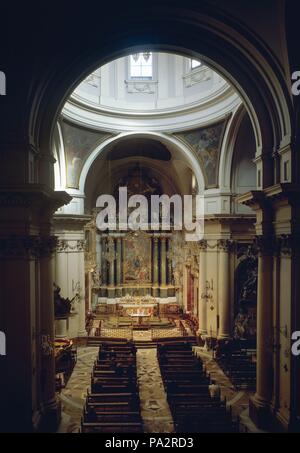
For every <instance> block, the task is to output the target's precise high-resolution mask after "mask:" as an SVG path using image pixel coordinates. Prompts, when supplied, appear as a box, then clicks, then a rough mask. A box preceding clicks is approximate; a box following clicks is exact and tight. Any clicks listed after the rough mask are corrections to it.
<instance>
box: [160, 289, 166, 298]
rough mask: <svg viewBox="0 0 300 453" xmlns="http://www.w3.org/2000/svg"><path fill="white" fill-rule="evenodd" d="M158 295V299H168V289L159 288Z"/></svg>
mask: <svg viewBox="0 0 300 453" xmlns="http://www.w3.org/2000/svg"><path fill="white" fill-rule="evenodd" d="M159 295H160V297H168V288H160V290H159Z"/></svg>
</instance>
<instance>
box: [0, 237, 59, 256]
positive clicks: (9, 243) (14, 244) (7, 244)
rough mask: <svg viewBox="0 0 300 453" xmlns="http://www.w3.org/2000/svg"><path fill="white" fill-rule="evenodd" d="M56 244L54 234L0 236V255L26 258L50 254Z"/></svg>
mask: <svg viewBox="0 0 300 453" xmlns="http://www.w3.org/2000/svg"><path fill="white" fill-rule="evenodd" d="M56 246H57V237H56V236H34V235H27V236H16V235H11V236H8V237H4V238H0V256H2V257H28V258H30V257H31V256H32V257H45V256H51V255H52V254H53V253H54V252H55V250H56Z"/></svg>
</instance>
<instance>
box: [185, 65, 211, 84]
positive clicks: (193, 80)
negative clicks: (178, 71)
mask: <svg viewBox="0 0 300 453" xmlns="http://www.w3.org/2000/svg"><path fill="white" fill-rule="evenodd" d="M182 78H183V82H184V86H185V87H186V88H189V87H191V86H193V85H196V84H197V83H201V82H206V81H208V80H211V79H212V78H213V71H212V70H211V69H210V68H207V67H204V66H202V67H200V68H199V69H193V70H192V71H190V72H189V73H188V74H185V75H184V76H183V77H182Z"/></svg>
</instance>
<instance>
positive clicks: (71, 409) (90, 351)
mask: <svg viewBox="0 0 300 453" xmlns="http://www.w3.org/2000/svg"><path fill="white" fill-rule="evenodd" d="M97 353H98V347H79V348H78V352H77V363H76V365H75V368H74V371H73V373H72V376H71V377H70V379H69V381H68V383H67V386H66V387H65V388H64V389H63V390H62V392H61V394H60V396H59V397H60V400H61V405H62V421H61V424H60V427H59V430H58V432H59V433H78V432H79V430H80V422H81V416H82V410H83V406H84V403H85V398H86V392H87V388H88V387H89V386H90V378H91V371H92V367H93V363H94V360H95V359H96V356H97ZM197 354H198V355H199V356H200V357H201V359H202V361H203V362H204V364H205V366H206V368H207V371H208V372H209V373H210V374H211V377H212V379H215V380H216V382H217V383H218V384H219V385H220V387H221V395H222V398H226V401H227V405H228V406H229V407H231V410H232V415H233V417H234V418H236V417H237V416H239V417H240V420H241V423H240V430H241V431H242V432H246V431H247V432H254V433H257V432H262V431H260V430H258V429H257V428H256V426H255V425H254V424H253V423H252V422H251V420H250V418H249V412H248V403H249V397H250V396H251V394H252V393H250V392H247V391H244V390H241V391H237V390H236V389H235V388H234V387H233V385H232V384H231V382H230V380H229V379H228V377H227V376H226V375H225V374H224V373H223V371H222V370H221V369H220V367H219V366H218V364H217V363H216V361H215V360H214V359H213V358H212V355H211V353H209V352H207V351H205V350H201V349H199V348H197ZM137 378H138V385H139V394H140V400H141V416H142V420H143V427H144V432H147V433H172V432H174V426H173V420H172V416H171V413H170V409H169V405H168V402H167V399H166V395H165V392H164V388H163V382H162V378H161V374H160V369H159V364H158V361H157V355H156V349H155V348H152V349H138V351H137Z"/></svg>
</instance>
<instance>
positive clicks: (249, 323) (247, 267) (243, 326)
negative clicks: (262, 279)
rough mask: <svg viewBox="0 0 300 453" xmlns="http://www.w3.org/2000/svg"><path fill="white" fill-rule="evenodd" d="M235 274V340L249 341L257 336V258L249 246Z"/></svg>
mask: <svg viewBox="0 0 300 453" xmlns="http://www.w3.org/2000/svg"><path fill="white" fill-rule="evenodd" d="M240 256H243V257H244V258H243V259H242V261H241V262H240V264H239V265H238V267H237V269H236V272H235V286H236V298H237V299H236V303H235V307H236V316H235V320H234V332H233V335H234V338H236V339H243V340H245V339H249V338H253V337H255V335H256V304H257V272H258V268H257V266H258V263H257V256H256V254H255V253H254V251H253V248H252V247H251V246H249V247H248V248H247V249H246V250H244V252H243V254H242V255H240Z"/></svg>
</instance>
